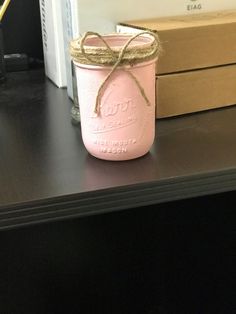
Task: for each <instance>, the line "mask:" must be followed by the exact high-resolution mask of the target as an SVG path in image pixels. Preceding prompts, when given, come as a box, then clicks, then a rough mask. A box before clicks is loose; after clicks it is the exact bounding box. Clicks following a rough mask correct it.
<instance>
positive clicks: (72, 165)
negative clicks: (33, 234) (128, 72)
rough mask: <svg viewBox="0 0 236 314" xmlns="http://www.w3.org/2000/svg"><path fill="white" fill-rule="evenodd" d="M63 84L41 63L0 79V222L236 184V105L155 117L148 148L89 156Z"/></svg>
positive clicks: (188, 194) (117, 206) (179, 195)
mask: <svg viewBox="0 0 236 314" xmlns="http://www.w3.org/2000/svg"><path fill="white" fill-rule="evenodd" d="M71 105H72V104H71V102H70V100H69V99H68V97H67V93H66V90H64V89H58V88H56V87H55V86H54V85H53V84H52V83H51V82H50V81H49V80H48V79H47V78H45V77H44V73H43V72H42V71H31V72H19V73H12V74H8V78H7V81H6V83H5V84H2V85H1V86H0V145H1V154H0V186H1V189H0V227H1V228H4V227H9V226H15V225H20V224H28V223H32V222H41V221H46V220H51V219H63V218H65V217H72V216H78V215H84V214H91V213H92V214H93V213H99V212H105V211H112V210H120V209H125V208H131V207H138V206H144V205H148V204H156V203H160V202H166V201H170V200H177V199H184V198H189V197H194V196H201V195H208V194H214V193H218V192H224V191H231V190H235V188H236V158H235V156H236V145H235V138H236V123H235V119H236V107H235V106H233V107H230V108H224V109H218V110H212V111H209V112H204V113H198V114H192V115H188V116H185V117H178V118H172V119H166V120H162V121H159V120H158V121H157V124H156V140H155V143H154V145H153V147H152V149H151V151H150V153H149V154H147V155H146V156H144V157H142V158H140V159H137V160H133V161H127V162H108V161H102V160H98V159H96V158H94V157H92V156H90V155H89V154H88V153H87V152H86V150H85V148H84V146H83V143H82V138H81V131H80V128H79V127H78V126H77V127H76V126H74V125H72V123H71V119H70V110H71Z"/></svg>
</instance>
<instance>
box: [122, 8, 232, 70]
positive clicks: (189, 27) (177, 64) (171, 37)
mask: <svg viewBox="0 0 236 314" xmlns="http://www.w3.org/2000/svg"><path fill="white" fill-rule="evenodd" d="M143 29H149V30H152V31H156V32H157V33H158V34H159V36H160V40H161V42H162V46H163V53H162V55H161V56H160V58H159V60H158V64H157V73H158V74H164V73H173V72H180V71H186V70H191V69H199V68H207V67H212V66H216V65H226V64H232V63H236V53H235V52H236V10H234V11H232V10H231V11H221V12H214V13H205V14H195V15H184V16H179V17H169V18H156V19H147V20H136V21H128V22H124V23H120V24H119V25H118V26H117V31H118V32H131V31H132V32H135V31H136V32H138V31H140V30H143Z"/></svg>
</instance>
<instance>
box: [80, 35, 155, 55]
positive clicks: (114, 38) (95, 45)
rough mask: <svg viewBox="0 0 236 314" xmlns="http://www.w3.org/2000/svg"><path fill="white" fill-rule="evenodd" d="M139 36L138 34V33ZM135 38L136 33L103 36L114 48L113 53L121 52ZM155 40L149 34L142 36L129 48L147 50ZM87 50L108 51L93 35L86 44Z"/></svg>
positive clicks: (87, 39)
mask: <svg viewBox="0 0 236 314" xmlns="http://www.w3.org/2000/svg"><path fill="white" fill-rule="evenodd" d="M137 34H138V33H137ZM133 36H134V33H112V34H105V35H103V36H102V37H103V39H104V40H105V41H106V42H107V44H108V45H109V46H110V47H111V48H112V50H113V51H119V50H120V49H121V48H123V46H124V45H125V44H126V43H127V42H128V40H129V39H130V38H132V37H133ZM154 40H155V39H154V38H153V37H152V36H151V35H149V34H140V36H138V37H137V38H135V39H134V40H133V41H132V42H131V43H130V45H129V47H128V48H127V49H128V50H129V49H135V48H138V49H140V48H141V49H142V48H143V49H145V48H148V47H150V46H151V45H152V44H153V42H154ZM84 48H85V49H107V47H106V46H105V44H104V43H103V42H102V40H101V39H100V38H98V37H97V36H95V35H93V36H90V37H88V38H86V40H85V42H84Z"/></svg>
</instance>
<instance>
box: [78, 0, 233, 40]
mask: <svg viewBox="0 0 236 314" xmlns="http://www.w3.org/2000/svg"><path fill="white" fill-rule="evenodd" d="M78 2H79V20H80V25H79V28H80V34H83V33H84V32H85V31H88V30H91V31H97V32H100V33H109V32H113V31H115V26H116V24H117V23H118V22H122V21H125V20H132V19H143V18H152V17H159V16H171V15H180V14H192V13H201V12H208V11H216V10H226V9H236V0H194V1H193V0H144V1H143V0H142V1H138V0H78Z"/></svg>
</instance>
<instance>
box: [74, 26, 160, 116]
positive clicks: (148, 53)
mask: <svg viewBox="0 0 236 314" xmlns="http://www.w3.org/2000/svg"><path fill="white" fill-rule="evenodd" d="M143 35H149V36H152V37H153V42H151V44H150V45H149V46H148V47H147V46H145V45H144V46H143V47H142V46H141V47H139V46H133V47H129V46H130V44H131V43H132V42H133V41H134V40H135V39H136V38H137V37H140V36H143ZM91 36H93V37H94V36H95V37H98V38H99V39H100V40H101V41H102V42H103V44H104V45H105V47H99V48H97V47H96V48H95V47H86V44H85V42H86V40H87V39H88V37H91ZM78 44H79V46H78ZM85 47H86V48H85ZM159 52H160V42H159V38H158V36H157V34H156V33H153V32H150V31H144V32H140V33H138V34H135V35H134V36H132V37H130V38H129V39H128V41H127V42H126V43H125V44H124V46H123V47H122V48H121V49H120V50H118V51H117V50H113V49H112V48H111V47H110V46H109V44H108V43H107V41H106V40H105V39H104V38H103V37H102V36H101V35H100V34H98V33H96V32H87V33H85V34H84V36H83V37H82V38H81V39H80V41H79V42H78V40H74V41H72V42H71V46H70V53H71V56H72V58H73V60H74V61H77V62H79V63H83V64H93V65H100V66H105V65H109V66H112V69H111V71H110V72H109V74H108V75H107V77H106V78H105V80H104V81H103V83H102V84H101V86H100V87H99V89H98V93H97V97H96V103H95V107H94V112H95V113H96V114H99V109H100V102H101V96H102V91H103V88H104V86H105V85H106V84H107V82H108V81H109V79H110V78H111V76H112V75H113V73H114V72H115V71H116V69H117V68H118V67H120V69H121V70H122V71H125V72H126V73H127V74H128V75H130V77H131V78H132V79H133V81H134V82H135V84H136V85H137V87H138V89H139V91H140V93H141V95H142V96H143V98H144V100H145V102H146V103H147V105H148V106H150V105H151V103H150V101H149V99H148V97H147V96H146V93H145V91H144V88H143V87H142V85H141V84H140V82H139V81H138V79H137V78H136V77H135V76H134V74H133V73H132V72H130V70H129V68H127V67H121V66H123V65H129V66H130V67H132V66H133V65H134V64H136V63H139V62H144V61H148V60H151V59H154V58H156V57H157V56H158V54H159Z"/></svg>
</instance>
